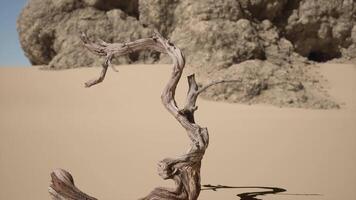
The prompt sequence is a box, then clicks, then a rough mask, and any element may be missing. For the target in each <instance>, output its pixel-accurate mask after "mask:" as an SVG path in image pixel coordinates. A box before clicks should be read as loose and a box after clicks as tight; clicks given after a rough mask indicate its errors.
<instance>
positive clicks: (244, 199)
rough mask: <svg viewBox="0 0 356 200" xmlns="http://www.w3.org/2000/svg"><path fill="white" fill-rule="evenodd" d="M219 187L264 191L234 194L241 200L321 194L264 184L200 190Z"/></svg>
mask: <svg viewBox="0 0 356 200" xmlns="http://www.w3.org/2000/svg"><path fill="white" fill-rule="evenodd" d="M220 189H263V190H264V191H253V192H244V193H239V194H237V195H236V196H238V197H240V199H241V200H262V199H259V198H257V196H264V195H268V194H274V195H296V196H320V195H321V194H290V193H284V192H286V191H287V190H286V189H284V188H279V187H265V186H226V185H210V184H208V185H203V188H202V189H201V190H212V191H218V190H220Z"/></svg>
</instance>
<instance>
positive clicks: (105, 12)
mask: <svg viewBox="0 0 356 200" xmlns="http://www.w3.org/2000/svg"><path fill="white" fill-rule="evenodd" d="M103 2H104V3H103ZM110 2H112V3H110ZM117 2H118V3H117ZM136 4H137V2H136ZM136 8H137V5H135V1H129V0H127V1H104V0H103V1H99V0H95V1H93V0H86V1H77V0H58V1H57V0H56V1H54V0H30V1H29V2H28V3H27V5H26V6H25V8H24V9H23V11H22V12H21V14H20V16H19V18H18V23H17V29H18V32H19V36H20V42H21V45H22V47H23V49H24V51H25V54H26V56H27V57H28V58H29V60H30V61H31V63H32V64H34V65H48V66H49V67H50V68H55V69H63V68H72V67H80V66H93V65H100V63H95V60H97V59H94V58H93V57H92V56H91V55H90V54H89V52H87V51H85V50H84V51H83V47H82V45H81V43H80V40H79V35H80V32H86V33H87V34H88V35H90V36H93V37H94V36H95V37H97V38H101V39H102V40H104V41H107V42H116V41H126V40H132V39H138V38H142V37H147V36H150V35H151V33H152V30H150V29H147V28H144V27H143V26H142V25H141V23H140V22H139V21H138V20H137V19H136V15H137V14H138V13H137V12H138V11H137V9H136ZM139 59H140V60H142V61H143V62H152V61H153V60H154V59H155V55H152V56H151V55H150V54H149V53H141V54H137V53H133V54H130V55H129V56H128V57H127V58H124V59H120V60H118V59H117V60H116V64H121V63H131V62H135V61H137V60H139Z"/></svg>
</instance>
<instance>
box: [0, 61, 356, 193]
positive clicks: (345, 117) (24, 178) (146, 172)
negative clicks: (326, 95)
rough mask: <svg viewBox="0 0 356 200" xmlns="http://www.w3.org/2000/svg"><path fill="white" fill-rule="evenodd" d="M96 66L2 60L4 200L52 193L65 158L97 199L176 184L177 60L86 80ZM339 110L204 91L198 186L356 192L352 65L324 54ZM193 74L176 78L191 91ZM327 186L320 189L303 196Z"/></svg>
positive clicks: (179, 136) (180, 137)
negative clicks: (171, 170)
mask: <svg viewBox="0 0 356 200" xmlns="http://www.w3.org/2000/svg"><path fill="white" fill-rule="evenodd" d="M99 70H100V69H98V68H82V69H73V70H66V71H41V70H38V68H36V67H18V68H14V67H1V68H0V199H4V200H5V199H6V200H18V199H36V200H44V199H49V195H48V192H47V187H48V185H49V181H50V178H49V174H50V172H51V170H52V169H54V168H64V169H67V170H68V171H70V172H71V173H72V174H73V175H74V179H75V183H76V185H77V186H78V187H79V188H81V189H82V190H83V191H86V192H87V193H89V194H91V195H93V196H95V197H97V198H99V199H106V200H110V199H137V198H139V197H143V196H145V195H146V194H147V193H148V192H149V191H150V190H151V189H152V188H154V187H155V186H159V185H161V186H167V185H172V183H171V182H170V181H163V180H161V179H160V178H159V176H158V175H157V173H156V163H157V161H159V160H160V159H163V158H165V157H169V156H175V155H179V154H181V153H183V152H185V150H186V149H187V145H188V138H187V137H186V135H185V132H184V131H183V129H182V128H181V127H180V126H179V125H178V123H177V122H176V121H175V120H174V118H173V117H171V116H170V115H169V114H168V113H167V112H166V110H164V108H163V106H162V105H161V103H160V92H161V90H162V88H163V86H164V85H165V82H166V81H167V80H168V74H169V73H170V70H171V67H170V66H169V65H155V66H150V65H134V66H120V67H119V70H120V72H119V73H114V72H112V71H110V72H109V74H108V77H107V79H106V80H105V82H104V83H102V84H100V85H98V86H95V87H93V88H90V89H86V88H84V87H83V83H84V82H85V81H86V80H88V79H91V78H93V77H95V76H96V75H97V74H98V73H99ZM317 70H320V71H321V73H322V74H323V75H324V77H325V78H326V79H327V80H328V81H329V82H328V85H327V86H326V87H327V89H328V90H329V91H330V95H331V97H332V98H334V99H335V100H337V101H338V102H341V103H342V106H341V109H339V110H306V109H295V108H277V107H273V106H268V105H253V106H248V105H239V104H228V103H219V102H211V101H205V100H201V99H200V100H199V101H198V105H199V110H198V111H197V114H196V118H197V122H198V123H200V124H201V125H203V126H207V127H208V128H209V131H210V146H209V148H208V150H207V152H206V156H205V157H204V159H203V165H202V184H213V185H216V184H222V185H228V186H271V187H279V188H284V189H286V190H287V191H286V192H285V193H282V194H284V195H274V194H270V195H266V196H258V198H260V199H263V200H268V199H274V200H279V199H280V200H283V199H285V200H288V199H291V200H340V199H350V200H351V199H356V189H355V188H356V93H355V91H356V67H355V66H353V65H345V64H323V65H321V66H320V67H319V68H317ZM185 89H186V83H185V81H182V84H181V86H180V88H178V94H177V95H178V96H179V97H178V98H177V99H178V101H179V100H182V99H184V95H185ZM254 191H262V190H261V189H256V188H248V189H230V190H218V191H217V192H214V191H202V193H201V196H200V199H204V200H213V199H214V200H218V199H226V200H228V199H239V197H236V194H240V193H244V192H254ZM307 194H320V195H307Z"/></svg>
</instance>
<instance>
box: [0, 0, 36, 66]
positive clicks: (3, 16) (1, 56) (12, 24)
mask: <svg viewBox="0 0 356 200" xmlns="http://www.w3.org/2000/svg"><path fill="white" fill-rule="evenodd" d="M0 2H1V4H0V66H19V65H20V66H23V65H30V62H29V61H28V59H27V58H26V57H25V55H24V53H23V50H22V49H21V47H20V43H19V39H18V34H17V31H16V18H17V15H18V14H19V13H20V10H21V9H22V7H23V6H24V5H25V3H26V0H0Z"/></svg>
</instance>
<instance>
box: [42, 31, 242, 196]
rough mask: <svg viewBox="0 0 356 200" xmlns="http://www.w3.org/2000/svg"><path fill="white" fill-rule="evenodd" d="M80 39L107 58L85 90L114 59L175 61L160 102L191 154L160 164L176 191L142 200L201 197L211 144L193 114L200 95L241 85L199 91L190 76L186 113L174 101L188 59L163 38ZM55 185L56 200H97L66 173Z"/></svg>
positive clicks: (159, 190) (56, 175)
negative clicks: (153, 55) (164, 57)
mask: <svg viewBox="0 0 356 200" xmlns="http://www.w3.org/2000/svg"><path fill="white" fill-rule="evenodd" d="M81 39H82V41H83V43H84V45H85V47H86V48H87V49H89V50H90V51H91V52H93V53H94V54H97V55H99V56H105V58H106V59H105V62H104V64H103V65H102V67H103V69H102V72H101V74H100V76H99V77H98V78H96V79H93V80H90V81H88V82H86V83H85V86H86V87H91V86H93V85H95V84H98V83H100V82H102V81H103V80H104V78H105V75H106V72H107V68H108V66H111V59H112V58H113V56H122V55H125V54H129V53H132V52H135V51H140V50H147V49H150V50H156V51H158V52H161V53H167V54H168V55H169V56H170V57H171V58H172V60H173V71H172V74H171V77H170V79H169V81H168V83H167V84H166V87H165V88H164V90H163V92H162V95H161V100H162V103H163V105H164V106H165V108H166V109H167V110H168V112H169V113H171V114H172V115H173V117H174V118H175V119H176V120H177V121H178V122H179V123H180V124H181V125H182V127H183V128H184V129H185V130H186V131H187V134H188V137H189V138H190V141H191V143H190V148H189V150H188V152H187V153H186V154H184V155H182V156H180V157H178V158H165V159H163V160H162V161H160V162H159V163H158V174H159V175H160V176H161V177H162V178H163V179H172V180H173V181H174V182H175V184H176V186H175V188H161V187H158V188H155V189H154V190H153V191H152V192H151V193H150V194H148V195H147V196H146V197H144V198H142V200H160V199H162V200H163V199H165V200H167V199H168V200H196V199H197V198H198V196H199V193H200V190H201V185H200V167H201V160H202V158H203V156H204V153H205V150H206V148H207V147H208V144H209V134H208V130H207V128H203V127H200V126H199V125H198V124H196V123H195V120H194V112H195V111H196V110H197V106H196V105H195V103H196V100H197V97H198V95H199V94H200V93H201V92H203V91H204V90H205V89H206V88H208V87H210V86H212V85H215V84H218V83H223V82H231V81H239V80H231V81H225V80H221V81H214V82H212V83H210V84H208V85H206V86H203V87H199V86H198V84H197V83H196V81H195V77H194V74H193V75H190V76H188V84H189V89H188V93H187V98H186V102H185V105H184V107H183V109H179V108H178V106H177V103H176V100H175V91H176V87H177V84H178V82H179V80H180V77H181V75H182V73H183V69H184V66H185V58H184V55H183V53H182V51H181V50H180V49H179V48H178V47H176V46H175V45H174V44H172V43H171V42H170V41H169V40H166V39H165V38H163V37H162V36H161V35H160V34H159V33H158V32H155V34H154V35H153V36H152V37H150V38H144V39H139V40H136V41H133V42H127V43H113V44H109V43H106V42H103V41H101V42H99V43H93V42H91V41H90V40H89V39H88V37H87V36H86V35H85V34H82V36H81ZM51 177H52V184H51V185H50V187H49V192H50V194H51V196H52V198H53V199H54V200H63V199H65V200H84V199H86V200H95V198H93V197H91V196H89V195H87V194H85V193H83V192H81V191H80V190H79V189H78V188H76V186H75V185H74V182H73V178H72V176H71V175H70V174H69V173H68V172H66V171H64V170H61V169H59V170H55V171H54V172H53V173H52V174H51Z"/></svg>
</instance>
